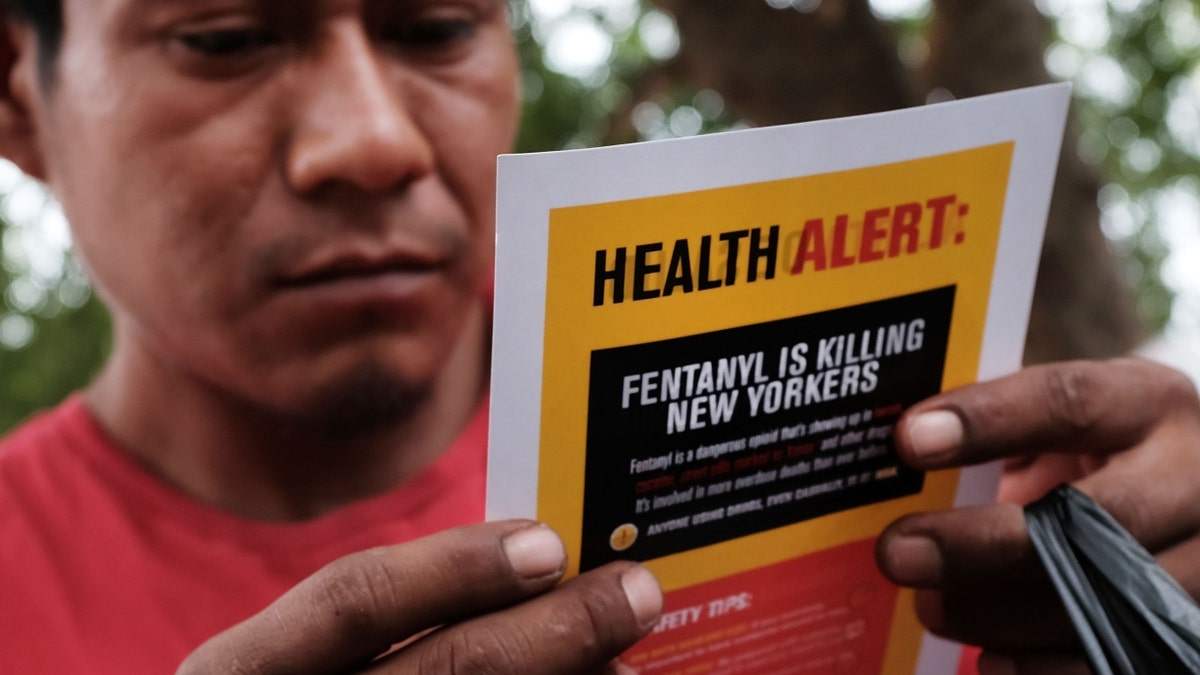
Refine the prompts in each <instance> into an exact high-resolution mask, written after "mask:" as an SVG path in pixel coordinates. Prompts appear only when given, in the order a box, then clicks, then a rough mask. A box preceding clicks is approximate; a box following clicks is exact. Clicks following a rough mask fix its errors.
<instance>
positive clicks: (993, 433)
mask: <svg viewBox="0 0 1200 675" xmlns="http://www.w3.org/2000/svg"><path fill="white" fill-rule="evenodd" d="M896 445H897V450H898V452H899V453H900V454H901V456H902V457H903V458H904V459H905V461H907V462H909V463H911V464H913V465H914V466H918V467H921V468H925V469H938V468H944V467H952V466H962V465H967V464H977V463H980V462H986V461H990V460H995V459H1007V460H1008V461H1009V469H1008V471H1007V472H1006V475H1005V479H1004V482H1003V483H1002V486H1001V499H1002V500H1008V501H1010V502H1020V503H1025V502H1027V501H1029V500H1031V499H1033V498H1036V497H1038V496H1040V495H1043V494H1045V493H1046V492H1047V491H1049V490H1050V489H1052V488H1053V487H1055V486H1056V485H1059V484H1060V483H1063V482H1071V483H1073V484H1074V485H1075V487H1076V488H1078V489H1079V490H1080V491H1081V492H1083V493H1085V494H1087V495H1089V496H1090V497H1091V498H1092V499H1094V500H1095V501H1096V502H1097V503H1098V504H1100V505H1101V506H1102V507H1103V508H1104V509H1105V510H1107V511H1108V512H1109V513H1110V514H1112V516H1113V517H1114V519H1115V520H1116V522H1118V523H1120V524H1121V526H1122V527H1124V528H1125V529H1126V530H1128V532H1129V533H1130V535H1131V536H1132V537H1133V539H1134V540H1136V541H1137V542H1140V543H1141V545H1142V546H1144V547H1145V548H1146V549H1147V550H1148V551H1149V552H1150V553H1151V554H1152V555H1153V556H1154V558H1155V559H1156V560H1157V562H1158V564H1159V565H1161V566H1162V567H1163V568H1164V569H1165V571H1166V572H1167V573H1168V574H1169V575H1170V576H1171V577H1174V578H1175V579H1177V580H1178V581H1179V582H1180V583H1181V585H1182V588H1183V589H1185V592H1186V593H1188V594H1190V595H1191V596H1192V597H1196V596H1197V595H1200V399H1198V398H1197V394H1196V390H1195V388H1194V387H1193V386H1192V384H1191V382H1190V381H1189V380H1187V379H1186V377H1184V376H1183V375H1181V374H1179V373H1177V372H1176V371H1173V370H1170V369H1167V368H1164V367H1162V366H1159V365H1156V364H1152V363H1149V362H1145V361H1140V360H1135V359H1121V360H1117V361H1111V362H1104V363H1099V362H1074V363H1064V364H1054V365H1050V366H1041V367H1035V368H1029V369H1026V370H1024V371H1021V372H1019V373H1016V374H1014V375H1012V376H1009V377H1006V378H1002V379H999V380H996V381H993V382H988V383H982V384H976V385H970V386H966V387H962V388H959V389H956V390H953V391H948V392H946V393H944V394H941V395H939V396H936V397H934V398H932V399H930V400H928V401H925V402H923V403H921V404H918V405H917V406H914V407H913V408H912V409H911V410H909V411H908V412H907V413H906V414H905V416H904V418H902V419H901V421H900V423H899V425H898V426H897V429H896ZM877 553H878V559H879V564H880V567H881V569H882V570H883V571H884V573H885V574H886V575H887V576H888V577H889V578H891V579H892V580H893V581H895V582H896V583H899V584H901V585H904V586H910V587H913V588H916V589H917V594H916V604H917V612H918V615H919V617H920V619H921V620H922V622H923V623H924V624H925V625H926V626H927V627H928V628H929V629H930V630H931V631H933V632H935V633H937V634H939V635H943V636H945V637H949V638H951V639H955V640H958V641H961V642H965V643H968V644H974V645H980V646H982V647H983V648H984V657H983V658H982V659H981V661H980V664H981V665H980V667H981V672H983V673H984V674H985V675H989V673H991V672H1004V673H1019V674H1021V675H1025V674H1034V673H1037V674H1041V673H1054V674H1058V673H1088V672H1091V671H1090V669H1089V667H1088V662H1087V659H1086V658H1085V656H1084V652H1083V650H1082V649H1081V645H1080V639H1079V637H1078V636H1077V635H1076V631H1075V629H1074V627H1073V625H1072V622H1071V620H1070V617H1069V616H1068V615H1067V613H1066V612H1065V611H1064V609H1063V605H1062V603H1061V602H1060V601H1059V598H1058V594H1057V592H1056V590H1055V588H1054V585H1053V584H1052V583H1051V580H1050V578H1049V577H1048V576H1047V573H1046V570H1045V568H1044V567H1043V565H1042V563H1041V560H1040V558H1039V556H1038V554H1037V551H1036V550H1035V549H1034V545H1033V542H1032V541H1031V539H1030V535H1029V531H1028V529H1027V527H1026V522H1025V516H1024V513H1023V510H1022V507H1021V506H1019V505H1018V504H1017V503H1001V504H995V505H989V506H979V507H971V508H965V509H955V510H951V511H945V512H938V513H924V514H914V515H911V516H907V517H905V518H902V519H900V520H899V521H897V522H895V523H893V524H892V525H890V526H889V527H888V528H887V529H886V530H885V531H884V533H883V534H882V535H881V536H880V538H879V543H878V549H877ZM1113 672H1122V671H1119V670H1114V671H1113ZM1133 672H1139V673H1155V674H1157V673H1171V672H1177V671H1170V670H1156V669H1153V668H1152V669H1150V670H1142V671H1133ZM1185 672H1200V671H1197V670H1192V669H1188V670H1187V671H1185Z"/></svg>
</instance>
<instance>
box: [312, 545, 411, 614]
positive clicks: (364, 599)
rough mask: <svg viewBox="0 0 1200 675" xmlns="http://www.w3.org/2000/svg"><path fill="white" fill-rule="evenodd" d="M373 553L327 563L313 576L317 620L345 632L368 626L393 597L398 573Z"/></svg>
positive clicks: (368, 552) (313, 607) (367, 552)
mask: <svg viewBox="0 0 1200 675" xmlns="http://www.w3.org/2000/svg"><path fill="white" fill-rule="evenodd" d="M398 573H399V572H398V571H397V570H391V569H389V568H388V566H387V565H386V564H385V563H384V562H383V559H382V558H381V557H380V556H379V555H376V551H364V552H363V553H359V554H355V555H352V556H348V557H346V558H342V559H340V560H337V561H335V562H333V563H330V564H329V565H327V566H326V567H325V568H323V569H322V570H321V571H319V572H318V573H317V574H316V575H315V576H313V577H312V579H311V582H312V584H313V601H312V611H313V613H314V614H315V618H316V620H318V621H328V622H332V623H333V624H334V626H336V627H339V629H340V630H341V631H344V632H346V633H351V634H352V633H357V632H361V631H364V630H367V629H370V628H371V627H372V625H373V624H374V623H375V617H377V616H378V615H379V613H380V609H381V607H383V606H385V605H386V603H388V602H391V601H394V599H395V597H396V584H397V581H396V580H395V579H394V578H393V575H394V574H398Z"/></svg>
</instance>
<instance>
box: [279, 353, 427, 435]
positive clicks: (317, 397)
mask: <svg viewBox="0 0 1200 675" xmlns="http://www.w3.org/2000/svg"><path fill="white" fill-rule="evenodd" d="M432 389H433V383H432V382H431V381H427V380H420V381H418V380H414V379H411V378H407V377H405V376H403V375H401V374H399V373H397V372H396V371H394V370H392V369H388V368H385V367H383V366H381V365H379V364H376V363H365V364H362V365H360V366H358V367H356V368H354V369H352V370H349V371H347V372H345V373H343V374H342V375H340V376H339V377H337V378H336V379H334V380H332V381H330V382H327V383H325V384H324V385H322V386H321V387H319V388H318V389H317V390H316V391H315V392H314V393H313V394H312V395H311V396H310V397H309V398H308V400H307V401H306V402H305V403H303V404H302V405H301V406H300V407H301V410H300V411H299V416H300V417H302V418H303V422H302V426H303V427H304V428H305V430H306V431H308V432H309V433H315V434H317V435H319V436H320V437H323V438H327V439H329V440H341V441H346V440H354V439H358V438H363V437H367V436H371V435H374V434H377V433H381V432H386V431H388V430H390V429H391V428H393V427H395V426H396V425H399V424H403V423H405V422H407V421H408V420H410V419H411V418H412V417H413V415H415V414H416V412H417V411H418V410H420V409H421V407H422V406H423V405H425V404H426V403H427V402H428V400H429V398H430V395H431V392H432Z"/></svg>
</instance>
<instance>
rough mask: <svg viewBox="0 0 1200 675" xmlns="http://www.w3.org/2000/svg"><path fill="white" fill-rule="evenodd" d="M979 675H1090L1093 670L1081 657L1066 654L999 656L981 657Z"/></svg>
mask: <svg viewBox="0 0 1200 675" xmlns="http://www.w3.org/2000/svg"><path fill="white" fill-rule="evenodd" d="M978 668H979V675H1090V674H1091V672H1092V669H1091V668H1090V667H1089V666H1088V664H1087V661H1086V660H1084V659H1083V658H1081V657H1079V656H1073V655H1065V654H998V653H995V652H984V653H983V654H981V655H980V656H979V663H978Z"/></svg>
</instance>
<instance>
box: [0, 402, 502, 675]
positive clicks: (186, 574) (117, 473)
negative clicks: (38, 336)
mask: <svg viewBox="0 0 1200 675" xmlns="http://www.w3.org/2000/svg"><path fill="white" fill-rule="evenodd" d="M486 440H487V410H486V405H484V406H482V407H481V409H480V411H479V412H478V413H477V414H476V415H475V416H474V418H473V419H472V420H471V422H470V423H469V424H468V426H467V428H466V430H465V431H464V432H463V434H462V436H461V437H460V438H459V439H458V440H457V441H456V442H455V444H454V445H453V446H452V447H451V448H450V449H449V450H447V452H446V453H445V454H444V455H443V456H442V457H441V458H439V459H438V460H437V461H436V462H435V463H434V464H433V465H432V466H430V467H429V468H428V469H426V470H425V471H424V472H423V473H422V474H421V475H420V476H418V477H417V478H415V479H414V480H412V481H410V482H409V483H407V484H405V485H403V486H401V487H399V488H397V489H395V490H393V491H392V492H390V493H388V494H385V495H382V496H379V497H376V498H373V499H369V500H366V501H363V502H359V503H356V504H353V505H351V506H348V507H346V508H343V509H341V510H339V511H336V512H334V513H331V514H329V515H327V516H324V517H321V518H318V519H316V520H313V521H309V522H303V523H267V522H258V521H250V520H245V519H242V518H238V517H236V516H232V515H230V514H228V513H225V512H222V511H218V510H215V509H212V508H209V507H207V506H204V505H202V504H198V503H196V502H195V501H192V500H190V499H188V498H187V497H185V496H183V495H181V494H179V493H177V492H175V491H173V490H172V489H171V488H170V487H168V486H166V485H164V484H163V483H162V482H160V481H158V480H156V479H155V478H154V477H153V476H151V475H150V474H149V473H147V472H146V471H145V470H144V469H142V468H141V467H140V466H138V465H137V464H135V463H134V462H133V461H131V460H130V459H129V458H128V457H127V456H126V455H125V454H124V453H122V452H121V450H120V449H119V448H117V447H116V445H115V444H114V443H113V441H112V440H111V439H109V438H108V437H107V436H106V435H105V433H104V431H103V430H102V429H101V428H100V427H99V425H98V424H97V423H96V421H95V419H94V418H93V417H92V416H91V414H90V413H89V412H88V411H87V409H86V408H85V407H84V405H83V402H82V400H81V399H79V398H77V397H76V398H72V399H70V400H69V401H67V402H66V403H64V404H63V405H62V406H60V407H59V408H58V409H57V410H54V411H52V412H50V413H47V414H44V415H42V416H40V417H38V418H36V419H34V420H32V421H31V422H29V423H28V424H26V425H25V426H23V427H22V428H20V429H19V430H18V431H17V432H15V433H14V434H13V435H11V436H10V437H9V438H7V439H6V440H5V441H4V442H2V443H0V673H85V672H86V673H122V674H130V675H137V674H140V673H147V674H149V673H153V674H154V675H159V674H161V673H170V672H174V670H175V668H176V667H177V666H178V664H179V662H180V661H181V660H182V659H183V657H184V656H185V655H187V654H188V653H189V652H191V651H192V650H193V649H194V648H196V647H197V646H198V645H200V644H201V643H202V642H204V641H205V640H206V639H207V638H209V637H211V636H212V635H214V634H216V633H218V632H220V631H222V630H223V629H225V628H227V627H229V626H231V625H233V624H235V623H237V622H239V621H241V620H242V619H244V618H246V617H248V616H250V615H252V614H254V613H256V612H258V611H259V610H260V609H262V608H263V607H265V606H266V605H268V604H269V603H270V602H271V601H272V600H274V599H275V598H277V597H278V596H279V595H281V594H282V593H283V592H284V591H286V590H287V589H289V588H291V587H292V586H294V585H295V584H296V583H298V582H299V581H300V580H301V579H303V578H305V577H307V576H308V575H310V574H312V573H313V572H315V571H316V570H317V569H318V568H320V567H322V566H324V565H325V564H327V563H329V562H331V561H332V560H334V559H336V558H339V557H341V556H344V555H346V554H348V553H352V552H354V551H359V550H362V549H366V548H370V547H373V546H379V545H385V544H393V543H398V542H403V541H407V540H411V539H415V538H418V537H421V536H424V535H427V534H431V533H433V532H436V531H439V530H444V529H447V528H450V527H455V526H458V525H464V524H467V523H472V522H478V521H479V520H482V518H483V501H484V485H485V480H486V463H487V462H486Z"/></svg>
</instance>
